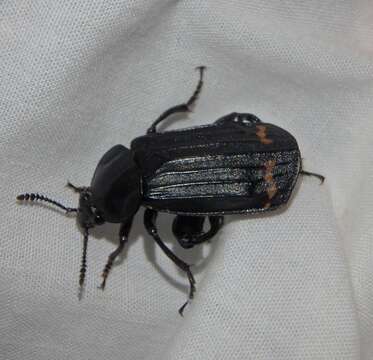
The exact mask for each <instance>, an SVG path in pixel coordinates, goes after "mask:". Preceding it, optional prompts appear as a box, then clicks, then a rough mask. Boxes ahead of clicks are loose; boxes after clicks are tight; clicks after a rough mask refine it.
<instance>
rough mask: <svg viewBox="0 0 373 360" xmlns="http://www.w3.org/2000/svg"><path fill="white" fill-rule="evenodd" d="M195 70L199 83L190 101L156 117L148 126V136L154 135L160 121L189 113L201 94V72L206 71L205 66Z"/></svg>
mask: <svg viewBox="0 0 373 360" xmlns="http://www.w3.org/2000/svg"><path fill="white" fill-rule="evenodd" d="M196 69H197V70H199V81H198V84H197V87H196V89H195V90H194V93H193V95H192V96H191V97H190V99H189V100H188V101H187V102H186V103H184V104H180V105H176V106H173V107H172V108H170V109H168V110H166V111H165V112H163V113H162V114H161V115H160V116H159V117H158V119H157V120H155V121H154V122H153V124H152V125H151V126H150V128H149V129H148V130H147V134H149V133H155V132H156V126H157V125H158V124H159V123H160V122H161V121H163V120H164V119H166V118H168V117H169V116H170V115H172V114H176V113H181V112H190V111H191V110H190V109H191V107H192V105H193V104H194V103H195V101H196V100H197V98H198V95H199V93H200V92H201V89H202V85H203V72H204V70H205V69H206V67H205V66H198V67H197V68H196Z"/></svg>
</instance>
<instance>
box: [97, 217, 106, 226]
mask: <svg viewBox="0 0 373 360" xmlns="http://www.w3.org/2000/svg"><path fill="white" fill-rule="evenodd" d="M104 222H105V220H104V218H103V217H102V216H101V215H95V223H96V224H97V225H102V224H103V223H104Z"/></svg>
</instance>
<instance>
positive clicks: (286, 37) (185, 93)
mask: <svg viewBox="0 0 373 360" xmlns="http://www.w3.org/2000/svg"><path fill="white" fill-rule="evenodd" d="M0 16H1V20H0V49H1V50H0V80H1V81H0V124H1V132H0V146H1V147H0V154H1V155H0V159H1V160H0V176H1V185H2V186H1V189H2V191H1V194H0V197H1V201H0V203H1V216H0V218H1V221H0V230H1V231H0V232H1V273H0V274H1V275H0V292H1V296H0V358H2V359H7V360H13V359H28V360H30V359H38V360H42V359H48V360H53V359H92V360H94V359H106V360H111V359H129V360H136V359H152V360H156V359H162V360H168V359H170V360H171V359H183V360H188V359H193V360H197V359H203V360H209V359H230V360H232V359H245V360H246V359H256V360H257V359H286V360H289V359H303V360H304V359H312V360H315V359H339V360H340V359H372V358H373V345H372V344H373V343H372V339H373V265H372V264H373V245H372V244H373V235H372V233H373V232H372V227H373V226H372V223H373V212H372V203H373V190H372V186H371V183H372V181H373V160H372V135H373V110H372V109H373V22H372V18H373V5H372V3H371V2H370V1H368V0H359V1H338V2H336V1H331V0H314V1H284V0H270V1H259V0H253V1H245V0H241V1H221V0H215V1H213V0H209V1H175V0H174V1H171V0H167V1H165V0H147V1H145V0H142V1H140V0H139V1H124V0H107V1H102V0H92V1H62V2H61V1H57V0H48V1H46V0H45V1H42V0H34V1H26V0H25V1H22V0H20V1H10V0H5V1H2V2H1V5H0ZM198 65H206V66H207V67H208V70H207V72H206V78H205V80H206V81H205V86H204V88H203V91H202V93H201V96H200V98H199V100H198V103H197V104H196V107H195V109H194V112H193V113H192V114H190V115H188V116H186V117H185V118H183V117H182V116H180V117H177V119H175V120H174V121H169V122H167V124H164V125H162V126H161V129H166V125H169V126H168V127H167V128H178V127H185V126H189V125H200V124H207V123H211V122H213V121H214V120H216V119H217V118H218V117H220V116H222V115H225V114H228V113H229V112H232V111H238V112H251V113H254V114H256V115H257V116H259V117H260V118H261V119H262V120H263V121H266V122H270V123H274V124H276V125H279V126H281V127H283V128H285V129H287V130H288V131H290V132H291V133H292V134H294V135H295V137H296V138H297V139H298V142H299V145H300V148H301V151H302V156H303V158H304V166H305V168H306V169H307V170H309V171H314V172H318V173H322V174H324V175H325V176H326V178H327V180H326V182H325V183H324V185H322V186H320V184H319V181H318V180H317V179H315V178H303V179H300V181H299V183H298V186H297V189H296V191H295V192H294V194H293V197H292V201H291V202H290V204H289V206H288V207H287V208H286V209H284V211H281V212H280V213H277V214H271V215H268V216H255V217H245V216H231V217H228V218H227V221H226V226H225V227H224V229H223V231H221V233H220V236H218V237H217V238H216V239H214V240H213V241H212V243H211V244H206V245H205V246H202V247H200V248H196V249H193V250H190V251H186V250H182V249H180V247H179V246H178V245H177V244H176V241H175V240H172V236H171V232H170V227H171V221H172V216H170V215H161V216H160V219H159V222H160V224H159V229H160V233H161V234H162V236H163V237H164V239H165V241H166V243H167V245H168V246H170V248H172V249H173V250H174V251H175V252H176V253H177V254H178V255H180V256H182V257H183V258H184V259H186V260H187V261H188V262H190V263H193V264H195V266H194V273H195V276H196V279H197V288H198V291H197V293H196V297H195V299H194V301H193V303H192V304H191V305H190V306H189V307H188V308H187V309H186V311H185V317H184V318H181V317H180V316H179V315H178V313H177V309H178V308H179V306H180V305H182V304H183V302H184V301H185V299H186V297H187V292H188V286H187V284H188V283H187V279H186V277H185V276H184V274H182V273H181V272H180V271H178V269H177V268H176V267H175V266H174V265H173V264H172V263H171V262H170V261H169V259H168V258H166V256H164V254H163V253H162V252H161V251H160V250H159V249H158V248H157V247H156V245H154V243H153V241H152V240H151V238H150V237H149V236H147V235H146V234H145V230H144V227H143V225H142V215H143V211H142V210H141V211H139V213H138V215H137V217H136V220H135V224H134V228H133V230H132V232H131V240H130V243H129V246H128V248H127V249H126V251H125V252H124V255H123V256H122V257H121V259H120V261H118V263H117V264H116V266H114V267H113V269H112V272H111V274H110V277H109V279H108V284H107V288H106V290H105V291H104V292H102V291H101V290H99V289H97V285H99V283H100V281H101V278H100V274H101V272H102V270H103V267H104V265H105V262H106V259H107V256H108V254H109V253H110V252H111V251H112V250H113V249H114V248H115V246H116V244H117V233H118V226H112V225H110V224H109V225H104V226H102V227H101V228H100V229H97V231H95V233H94V234H93V235H92V236H91V238H90V241H89V244H88V272H87V282H86V291H85V294H84V297H83V299H82V300H81V301H79V300H78V297H77V294H78V278H79V268H80V258H81V251H82V250H81V249H82V234H81V232H79V230H78V228H77V225H76V223H75V220H74V219H73V218H72V217H66V216H62V215H61V213H60V212H59V211H50V210H49V209H48V208H47V207H46V206H37V205H34V206H31V205H30V206H21V205H16V202H15V195H16V194H18V193H21V192H26V191H27V192H40V193H43V194H47V195H49V196H50V197H53V198H55V199H57V200H59V201H61V202H63V203H64V204H67V205H69V206H76V204H77V200H78V198H77V195H76V194H74V193H72V192H71V191H70V190H69V189H67V188H65V187H64V185H65V184H66V181H67V180H70V181H71V182H73V183H74V184H77V185H88V184H89V183H90V180H91V177H92V174H93V171H94V169H95V166H96V164H97V162H98V160H99V159H100V157H101V156H102V155H103V154H104V153H105V151H107V150H108V149H109V148H110V147H111V146H113V145H115V144H118V143H122V144H124V145H126V146H129V144H130V141H131V139H133V138H134V137H136V136H139V135H142V134H144V133H145V131H146V129H147V128H148V126H149V125H150V123H151V122H152V121H153V120H154V119H155V118H156V117H157V116H158V115H159V114H160V113H161V112H162V111H164V110H166V109H167V108H169V107H171V106H173V105H176V104H179V103H181V102H184V101H185V100H186V99H187V98H188V97H189V96H190V95H191V93H192V91H193V89H194V87H195V85H196V82H197V78H198V74H197V73H196V72H195V71H194V68H195V67H196V66H198Z"/></svg>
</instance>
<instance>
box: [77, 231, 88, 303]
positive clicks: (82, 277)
mask: <svg viewBox="0 0 373 360" xmlns="http://www.w3.org/2000/svg"><path fill="white" fill-rule="evenodd" d="M87 247H88V228H87V227H86V228H84V238H83V254H82V263H81V266H80V276H79V287H80V289H79V300H80V299H81V298H82V294H83V285H84V280H85V273H86V271H87Z"/></svg>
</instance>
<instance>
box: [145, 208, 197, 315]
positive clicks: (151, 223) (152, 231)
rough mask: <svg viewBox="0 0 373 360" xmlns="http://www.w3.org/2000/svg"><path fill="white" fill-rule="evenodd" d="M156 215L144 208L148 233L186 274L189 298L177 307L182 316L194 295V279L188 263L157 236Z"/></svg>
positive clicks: (153, 211) (154, 212)
mask: <svg viewBox="0 0 373 360" xmlns="http://www.w3.org/2000/svg"><path fill="white" fill-rule="evenodd" d="M157 215H158V213H157V212H156V211H155V210H151V209H146V210H145V213H144V225H145V228H146V230H147V231H148V233H149V235H151V236H152V238H153V239H154V240H155V242H156V243H157V244H158V245H159V247H160V248H161V249H162V250H163V252H164V253H165V254H166V255H167V256H168V257H169V258H170V259H171V260H172V261H173V262H174V264H175V265H176V266H177V267H178V268H179V269H181V270H183V271H185V272H186V274H187V276H188V280H189V286H190V289H189V298H188V301H187V302H186V303H185V304H183V306H182V307H181V308H180V309H179V314H180V315H181V316H183V311H184V308H185V306H186V305H187V304H188V302H189V300H191V299H193V297H194V293H195V291H196V287H195V283H196V281H195V280H194V277H193V274H192V272H191V271H190V265H188V264H187V263H185V262H184V261H183V260H181V259H180V258H178V257H177V256H176V255H175V254H174V253H173V252H172V251H171V250H170V249H169V248H168V247H167V246H166V244H165V243H164V242H163V241H162V239H161V238H160V237H159V235H158V230H157V226H156V224H155V223H156V219H157Z"/></svg>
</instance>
